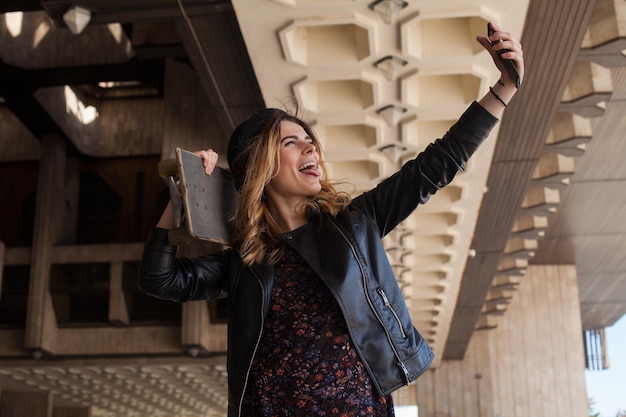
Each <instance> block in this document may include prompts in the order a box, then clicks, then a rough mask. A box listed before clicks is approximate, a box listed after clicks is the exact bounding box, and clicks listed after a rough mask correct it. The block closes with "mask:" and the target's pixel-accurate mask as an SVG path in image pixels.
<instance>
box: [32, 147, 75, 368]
mask: <svg viewBox="0 0 626 417" xmlns="http://www.w3.org/2000/svg"><path fill="white" fill-rule="evenodd" d="M41 145H42V147H41V155H42V157H41V161H40V164H39V179H38V182H37V196H36V198H37V200H36V201H37V203H36V207H35V224H34V231H33V246H32V251H31V270H30V284H29V292H28V312H27V317H26V335H25V343H24V344H25V347H26V348H28V349H33V350H34V351H35V355H36V356H37V355H39V354H40V353H42V352H49V353H54V345H55V340H56V318H55V315H54V308H53V305H52V299H51V297H50V292H49V280H50V252H51V249H52V246H53V244H54V243H56V239H57V238H58V232H59V228H60V220H61V205H62V202H63V199H64V195H65V193H64V187H65V184H64V180H65V165H66V146H65V143H64V142H63V140H62V139H61V138H60V137H58V136H55V135H49V136H46V137H44V138H43V140H42V144H41Z"/></svg>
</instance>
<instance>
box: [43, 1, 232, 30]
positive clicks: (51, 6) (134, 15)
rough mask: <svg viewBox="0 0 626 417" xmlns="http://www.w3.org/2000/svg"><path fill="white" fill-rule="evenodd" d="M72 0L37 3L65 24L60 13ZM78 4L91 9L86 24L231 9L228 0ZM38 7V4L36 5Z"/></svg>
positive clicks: (178, 17)
mask: <svg viewBox="0 0 626 417" xmlns="http://www.w3.org/2000/svg"><path fill="white" fill-rule="evenodd" d="M74 3H75V2H73V1H68V0H43V1H41V6H43V8H44V9H45V10H46V12H47V13H48V15H49V16H50V17H51V18H52V20H54V22H55V24H56V25H57V26H59V27H65V26H66V25H65V22H64V21H63V13H65V11H67V9H68V8H69V7H70V6H72V5H73V4H74ZM80 5H81V6H82V7H84V8H86V9H89V10H90V11H91V12H92V18H91V21H90V23H89V24H92V25H93V24H96V25H97V24H108V23H138V22H154V21H164V20H168V21H169V20H176V19H181V18H183V13H184V15H186V16H187V17H197V16H207V15H212V14H215V13H217V14H221V13H225V12H232V11H233V7H232V4H231V3H230V1H228V0H183V1H182V2H181V5H182V10H181V6H180V5H179V4H178V3H177V2H176V1H172V0H149V1H141V2H137V1H120V0H111V1H108V0H83V1H81V2H80ZM40 9H41V7H40Z"/></svg>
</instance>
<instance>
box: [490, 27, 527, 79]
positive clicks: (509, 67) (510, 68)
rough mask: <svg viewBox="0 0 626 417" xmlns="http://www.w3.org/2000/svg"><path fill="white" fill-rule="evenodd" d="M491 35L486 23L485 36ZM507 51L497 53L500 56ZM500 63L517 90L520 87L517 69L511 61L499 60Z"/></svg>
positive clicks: (491, 30)
mask: <svg viewBox="0 0 626 417" xmlns="http://www.w3.org/2000/svg"><path fill="white" fill-rule="evenodd" d="M492 33H493V29H492V28H491V24H490V23H487V36H491V34H492ZM508 51H509V50H508V49H503V50H501V51H499V54H500V55H502V54H503V53H505V52H508ZM501 61H502V63H503V64H504V67H505V68H506V72H508V73H509V76H510V77H511V79H512V80H513V81H514V82H515V88H519V87H520V79H519V73H518V72H517V68H516V67H515V64H514V63H513V60H511V59H504V58H501Z"/></svg>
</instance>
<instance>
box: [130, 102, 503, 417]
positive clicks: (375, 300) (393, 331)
mask: <svg viewBox="0 0 626 417" xmlns="http://www.w3.org/2000/svg"><path fill="white" fill-rule="evenodd" d="M496 122H497V119H496V118H495V117H493V116H492V115H491V114H490V113H488V112H487V111H486V110H485V109H483V108H482V107H481V106H480V105H479V104H478V103H473V104H472V105H471V106H470V107H469V108H468V110H467V111H466V112H465V113H464V114H463V115H462V116H461V118H460V119H459V121H458V122H457V123H456V124H455V125H454V126H453V127H452V128H451V129H450V130H449V131H448V133H446V135H445V136H444V137H443V138H442V139H439V140H437V141H435V142H434V143H432V144H431V145H429V146H428V148H427V149H426V150H425V151H424V152H422V153H421V154H420V155H418V156H417V158H415V159H414V160H412V161H409V162H408V163H406V164H405V165H404V166H403V167H402V169H401V170H400V171H399V172H397V173H396V174H394V175H393V176H391V177H390V178H388V179H386V180H384V181H383V182H381V183H380V184H379V185H378V186H377V187H376V188H374V189H373V190H370V191H368V192H366V193H364V194H362V195H361V196H359V197H357V198H355V199H354V200H353V202H352V203H351V204H350V206H349V207H348V209H347V210H345V211H344V212H343V213H341V214H340V215H338V216H337V217H334V218H332V217H330V216H322V217H320V218H316V219H311V220H310V222H309V224H308V225H306V226H304V227H302V228H299V229H297V230H295V231H293V232H290V233H287V234H285V235H283V238H284V240H285V242H286V243H287V244H289V245H291V246H292V247H293V248H294V249H296V250H297V251H298V252H299V253H300V254H301V255H302V256H303V257H304V259H306V261H307V262H308V264H309V265H310V266H311V268H313V270H314V271H315V272H316V273H317V274H318V275H319V277H320V278H321V279H322V280H323V281H324V282H325V283H326V285H327V286H328V288H329V289H330V291H331V292H332V294H333V295H334V296H335V299H336V301H337V303H338V304H339V307H340V308H341V311H342V312H343V315H344V317H345V319H346V322H347V325H348V330H349V332H350V336H351V339H352V341H353V343H354V346H355V348H356V350H357V351H358V353H359V356H360V358H361V360H362V361H363V364H364V365H365V367H366V368H367V370H368V372H369V375H370V377H371V379H372V381H373V383H374V385H375V387H376V388H377V390H378V391H379V393H380V394H381V395H388V394H390V393H391V392H392V391H394V390H396V389H397V388H400V387H401V386H403V385H406V384H408V383H410V382H411V381H413V380H415V379H416V378H417V377H418V376H419V375H421V374H422V373H423V372H425V371H426V369H428V367H429V366H430V364H431V362H432V360H433V356H434V355H433V353H432V351H431V349H430V348H429V346H428V345H427V343H426V342H425V340H424V339H423V338H422V336H421V335H420V334H419V333H418V332H417V330H416V329H415V328H414V327H413V325H412V323H411V318H410V316H409V311H408V309H407V307H406V304H405V302H404V298H403V296H402V293H401V292H400V288H399V287H398V285H397V282H396V278H395V277H394V274H393V272H392V269H391V266H390V264H389V261H388V260H387V256H386V254H385V250H384V248H383V246H382V243H381V238H382V237H383V236H385V235H386V234H387V233H388V232H390V231H391V230H392V229H393V228H394V227H395V226H396V225H397V224H398V223H400V222H401V221H402V220H404V219H405V218H406V217H407V216H408V215H409V214H411V212H412V211H413V210H414V209H415V208H416V206H417V205H418V204H420V203H425V202H426V201H427V200H428V199H429V197H430V195H431V194H433V193H435V192H436V191H437V190H438V189H440V188H441V187H443V186H445V185H447V184H448V183H449V182H450V181H451V180H452V178H453V177H454V175H455V174H456V172H457V171H458V170H462V169H463V165H464V163H465V162H466V161H467V159H468V158H469V156H470V155H471V154H472V153H473V152H474V151H475V150H476V148H477V147H478V145H479V144H480V143H481V142H482V141H483V140H484V138H485V137H486V136H487V135H488V133H489V131H490V130H491V128H492V127H493V126H494V125H495V123H496ZM175 254H176V248H175V247H173V246H170V245H169V244H168V243H167V233H166V231H165V230H162V229H154V230H153V231H152V233H151V235H150V237H149V238H148V241H147V243H146V246H145V250H144V253H143V259H142V264H141V268H140V274H139V285H140V288H141V289H142V290H143V291H145V292H147V293H148V294H151V295H154V296H156V297H159V298H164V299H170V300H175V301H179V302H185V301H191V300H202V299H210V298H215V297H221V296H228V299H229V308H228V314H229V326H228V346H229V347H228V359H227V360H228V384H229V411H228V415H229V417H234V416H239V415H240V409H241V403H242V398H243V394H244V392H245V390H246V384H247V378H248V373H249V370H250V364H251V362H252V359H253V358H254V355H255V352H256V350H257V347H258V343H259V341H260V339H261V331H262V329H263V322H264V318H265V316H266V313H267V309H268V306H269V303H270V295H271V292H272V285H273V280H274V274H273V267H272V266H253V267H246V266H244V265H243V264H242V262H241V260H240V258H239V256H238V255H237V253H236V251H233V250H226V251H224V252H220V253H218V254H214V255H210V256H206V257H203V258H198V259H186V258H176V257H175Z"/></svg>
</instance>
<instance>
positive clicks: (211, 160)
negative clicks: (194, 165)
mask: <svg viewBox="0 0 626 417" xmlns="http://www.w3.org/2000/svg"><path fill="white" fill-rule="evenodd" d="M194 153H195V154H196V155H198V156H199V157H200V158H202V165H203V166H204V173H205V174H207V175H211V174H212V173H213V170H214V169H215V165H216V164H217V157H218V155H217V152H215V151H214V150H213V149H207V150H205V151H204V150H203V151H196V152H194Z"/></svg>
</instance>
